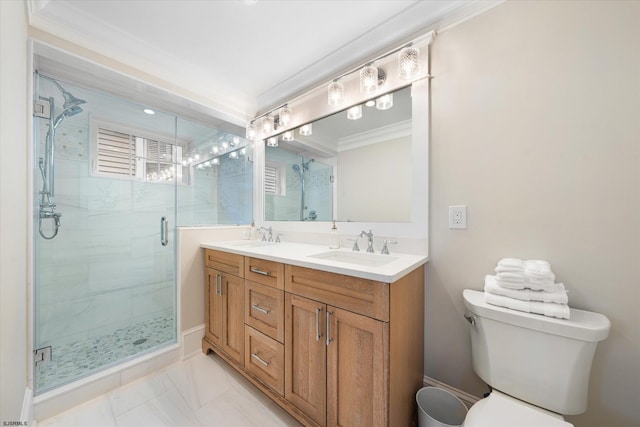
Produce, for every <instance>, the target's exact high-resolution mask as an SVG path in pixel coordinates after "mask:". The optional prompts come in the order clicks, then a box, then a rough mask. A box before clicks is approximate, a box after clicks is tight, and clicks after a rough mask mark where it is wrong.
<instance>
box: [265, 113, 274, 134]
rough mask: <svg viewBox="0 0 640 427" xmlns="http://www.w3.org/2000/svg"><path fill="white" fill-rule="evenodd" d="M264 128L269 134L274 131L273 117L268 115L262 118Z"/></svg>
mask: <svg viewBox="0 0 640 427" xmlns="http://www.w3.org/2000/svg"><path fill="white" fill-rule="evenodd" d="M262 130H263V131H264V133H265V134H267V135H268V134H270V133H271V132H273V117H271V116H266V117H265V118H263V119H262Z"/></svg>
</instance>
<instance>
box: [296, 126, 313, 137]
mask: <svg viewBox="0 0 640 427" xmlns="http://www.w3.org/2000/svg"><path fill="white" fill-rule="evenodd" d="M299 132H300V135H302V136H309V135H311V134H312V133H313V127H312V126H311V123H307V124H306V125H304V126H302V127H300V130H299Z"/></svg>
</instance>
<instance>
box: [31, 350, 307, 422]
mask: <svg viewBox="0 0 640 427" xmlns="http://www.w3.org/2000/svg"><path fill="white" fill-rule="evenodd" d="M300 425H301V424H299V423H298V422H297V421H296V420H295V419H294V418H292V417H291V416H289V414H287V413H286V412H284V410H282V409H281V408H280V407H279V406H277V405H276V404H275V403H273V402H272V401H271V400H270V399H268V398H267V397H266V396H265V395H264V394H263V393H262V392H260V391H259V390H258V389H257V388H255V387H254V386H253V385H252V384H251V383H249V382H248V381H247V380H246V379H244V378H243V377H241V376H240V375H239V374H238V373H237V372H235V371H234V370H233V369H232V368H230V367H229V366H228V365H227V364H226V363H225V362H223V361H222V360H221V359H219V358H218V357H216V356H214V355H209V356H205V355H203V354H198V355H195V356H193V357H191V358H189V359H187V360H184V361H182V362H178V363H175V364H173V365H170V366H168V367H166V368H164V369H162V370H160V371H158V372H155V373H153V374H151V375H148V376H146V377H144V378H142V379H140V380H137V381H135V382H133V383H131V384H128V385H126V386H123V387H121V388H119V389H117V390H114V391H113V392H110V393H107V394H105V395H103V396H100V397H98V398H96V399H93V400H91V401H89V402H87V403H85V404H83V405H80V406H78V407H76V408H73V409H70V410H69V411H66V412H63V413H62V414H59V415H57V416H55V417H52V418H49V419H47V420H43V421H40V422H38V427H129V426H131V427H165V426H178V427H258V426H259V427H293V426H300Z"/></svg>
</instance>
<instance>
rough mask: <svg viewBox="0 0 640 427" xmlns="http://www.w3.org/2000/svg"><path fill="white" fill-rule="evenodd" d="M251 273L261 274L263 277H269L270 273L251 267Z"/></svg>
mask: <svg viewBox="0 0 640 427" xmlns="http://www.w3.org/2000/svg"><path fill="white" fill-rule="evenodd" d="M251 272H252V273H256V274H262V275H263V276H271V272H270V271H264V270H260V269H259V268H256V267H251Z"/></svg>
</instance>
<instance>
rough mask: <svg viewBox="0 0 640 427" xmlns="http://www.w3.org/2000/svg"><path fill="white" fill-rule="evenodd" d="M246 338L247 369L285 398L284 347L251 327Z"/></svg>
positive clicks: (247, 329)
mask: <svg viewBox="0 0 640 427" xmlns="http://www.w3.org/2000/svg"><path fill="white" fill-rule="evenodd" d="M244 337H245V346H244V348H245V369H247V370H248V371H249V372H251V373H252V374H253V375H254V376H256V377H257V378H258V379H260V380H261V381H262V382H263V383H264V384H266V385H267V386H269V387H270V388H272V389H273V390H274V391H275V392H277V393H278V394H280V395H281V396H284V346H283V345H282V344H280V343H279V342H277V341H276V340H274V339H272V338H269V337H268V336H266V335H264V334H263V333H261V332H258V331H256V330H255V329H253V328H252V327H250V326H245V328H244Z"/></svg>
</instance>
